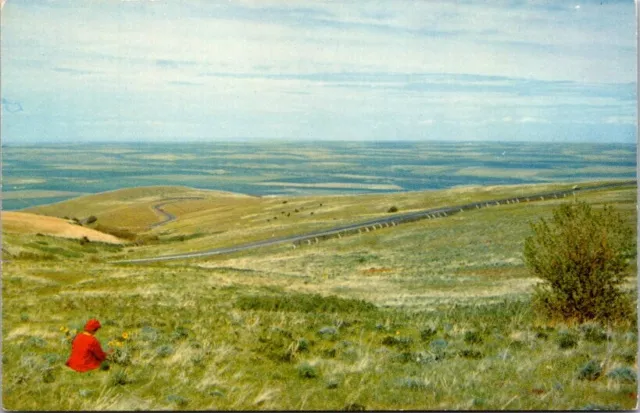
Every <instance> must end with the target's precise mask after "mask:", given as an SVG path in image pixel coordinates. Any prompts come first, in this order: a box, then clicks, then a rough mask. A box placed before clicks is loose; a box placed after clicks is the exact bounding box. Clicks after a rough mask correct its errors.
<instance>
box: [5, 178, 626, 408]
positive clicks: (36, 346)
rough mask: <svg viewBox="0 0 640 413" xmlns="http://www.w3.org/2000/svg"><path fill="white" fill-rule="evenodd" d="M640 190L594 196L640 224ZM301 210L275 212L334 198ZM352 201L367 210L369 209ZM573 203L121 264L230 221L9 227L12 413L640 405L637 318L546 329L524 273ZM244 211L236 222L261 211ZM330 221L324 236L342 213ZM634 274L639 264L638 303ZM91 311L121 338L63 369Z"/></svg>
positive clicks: (437, 200) (443, 200)
mask: <svg viewBox="0 0 640 413" xmlns="http://www.w3.org/2000/svg"><path fill="white" fill-rule="evenodd" d="M519 190H520V189H519V188H516V187H513V188H496V189H495V192H497V193H504V194H506V193H509V192H511V193H513V192H517V191H519ZM635 191H636V189H635V188H630V189H625V190H607V191H598V192H594V193H584V194H580V195H579V197H580V199H584V200H587V201H589V202H591V203H593V204H595V205H596V207H597V206H598V205H599V204H601V203H602V202H604V201H606V202H610V203H613V204H614V205H615V207H616V208H617V209H618V210H619V211H621V212H622V213H623V215H624V216H625V217H627V218H628V220H629V223H630V224H631V225H633V226H634V228H635V220H636V210H635V206H636V193H635ZM457 194H458V195H456V193H455V192H453V193H452V192H447V191H443V192H442V193H439V192H434V193H433V194H430V195H432V196H431V197H430V200H429V201H428V202H427V201H424V198H425V194H410V195H407V194H401V195H398V198H397V199H395V198H393V197H391V198H385V199H388V200H389V201H390V202H393V205H398V206H399V207H400V209H401V211H402V210H403V207H401V206H402V205H403V204H402V199H404V200H405V202H406V203H405V204H404V208H408V207H409V206H410V205H414V206H417V205H418V201H417V200H418V199H420V196H421V197H422V199H423V201H420V202H424V203H425V204H426V203H431V204H433V205H436V204H441V205H444V204H447V203H451V202H452V200H456V199H458V201H457V202H456V203H458V202H459V203H464V202H467V201H466V200H460V199H459V198H456V196H461V195H460V192H458V193H457ZM464 194H465V196H468V197H469V198H470V199H473V198H474V197H475V196H478V197H484V196H486V197H489V196H494V195H495V194H494V193H491V192H488V193H487V191H485V190H484V189H478V191H477V192H476V193H474V192H473V191H471V192H464ZM147 195H149V194H147ZM403 197H405V198H403ZM287 199H288V202H287V203H286V204H283V203H282V201H283V199H282V198H280V199H268V200H267V201H265V202H267V203H265V204H263V207H265V206H269V207H272V208H276V207H278V208H281V207H287V206H289V207H291V206H292V205H296V203H298V204H297V205H298V206H300V205H305V204H304V202H307V203H308V205H309V206H310V205H312V202H313V204H317V205H318V208H320V207H319V204H320V203H321V202H322V203H323V204H324V205H330V204H329V202H327V199H326V198H323V199H322V200H319V199H313V198H307V199H305V200H304V202H303V200H301V199H293V198H291V197H288V198H287ZM363 199H366V200H368V199H373V200H377V202H378V203H379V204H381V202H380V198H375V197H372V198H366V197H365V198H361V199H360V201H362V200H363ZM412 199H413V200H414V201H412ZM485 199H486V198H485ZM332 202H338V200H337V198H336V199H335V200H334V201H332ZM342 202H344V203H343V205H344V206H345V210H346V211H353V214H355V211H357V208H356V205H357V203H358V202H359V201H358V200H349V201H348V200H346V199H345V200H343V201H342ZM411 202H415V204H411ZM558 202H561V200H549V201H544V202H540V203H532V204H526V205H523V204H519V205H505V206H500V207H495V208H493V207H492V208H487V209H483V210H478V211H467V212H464V213H462V214H459V215H455V216H452V217H448V218H444V219H438V220H425V221H419V222H414V223H410V224H405V225H401V226H398V227H396V228H393V229H391V228H388V229H381V230H377V231H374V232H370V233H364V234H361V235H354V236H349V237H343V238H341V239H330V240H326V241H321V242H320V243H318V244H314V245H311V246H303V247H299V248H296V249H292V247H291V246H289V245H280V246H274V247H268V248H263V249H257V250H253V251H244V252H241V253H236V254H232V255H228V256H216V257H210V258H206V259H198V260H193V259H192V260H184V261H175V262H165V263H155V264H150V265H140V266H133V265H113V264H109V261H110V260H112V259H115V258H117V257H127V258H128V257H130V256H151V255H153V254H155V253H170V252H173V251H174V249H175V247H176V246H178V245H181V244H189V245H190V246H192V247H194V248H197V247H203V246H205V245H207V242H209V241H210V239H211V237H209V238H208V237H206V236H202V235H201V234H203V233H206V231H214V228H213V227H211V228H208V227H207V226H206V225H203V226H202V227H201V228H200V230H199V231H195V230H194V231H191V230H186V229H184V228H180V220H179V221H178V222H176V223H175V224H172V225H175V228H174V230H171V231H170V230H169V229H167V228H162V227H161V228H158V229H157V230H156V231H152V232H150V233H148V234H146V235H148V236H151V235H157V236H158V239H157V240H155V241H154V242H149V243H148V244H145V245H139V246H133V245H127V246H124V247H121V246H112V245H108V244H99V243H89V244H85V245H82V244H81V243H80V242H79V241H74V240H65V239H58V238H54V237H47V236H37V235H35V234H34V235H17V234H3V235H5V237H4V240H3V255H4V256H3V258H4V259H5V260H7V259H8V260H9V262H5V263H4V264H3V308H4V311H3V323H2V328H3V333H2V334H3V359H2V363H3V407H4V408H6V409H16V410H25V409H26V410H45V409H46V410H60V409H63V410H134V409H150V410H160V409H171V410H256V409H257V410H300V409H302V410H304V409H307V410H313V409H319V410H342V409H344V410H357V409H361V408H365V409H368V410H399V409H413V410H429V409H431V410H450V409H454V410H461V409H462V410H466V409H470V410H500V409H507V410H519V409H526V410H532V409H533V410H549V409H551V410H556V409H557V410H571V409H581V408H586V407H589V406H591V407H593V406H600V407H604V408H608V409H632V408H633V407H634V406H635V404H636V398H635V394H636V391H637V390H636V389H637V372H636V362H637V357H636V354H637V329H636V318H635V315H630V318H629V320H628V323H626V324H624V323H623V324H620V325H615V326H601V325H597V324H587V325H582V326H580V325H552V324H547V323H545V322H543V320H540V319H539V318H538V317H536V315H535V314H533V313H532V312H531V309H530V305H529V298H530V294H531V287H532V285H533V284H535V282H536V280H535V279H532V278H531V277H530V275H529V274H528V272H527V270H526V268H525V267H524V265H523V263H522V245H523V241H524V237H526V236H527V235H528V234H529V233H530V229H529V224H528V223H529V222H530V221H532V220H536V219H539V218H540V217H548V216H550V214H551V210H552V209H553V207H554V205H556V204H557V203H558ZM431 204H430V205H431ZM238 205H240V204H238ZM177 206H178V205H176V207H177ZM385 207H386V209H388V204H385ZM185 208H186V206H185ZM246 208H247V210H243V209H242V208H238V209H239V210H238V211H236V213H237V214H240V215H242V214H247V213H248V212H249V211H248V209H250V208H257V209H255V210H259V208H258V207H257V206H256V205H248V206H247V207H246ZM187 209H188V213H187V214H185V215H184V217H185V222H186V224H188V225H191V224H190V221H189V220H187V219H186V218H188V215H189V214H193V215H194V216H195V214H198V211H197V209H196V208H195V206H194V205H190V206H189V208H186V209H185V211H186V210H187ZM365 209H366V208H365ZM386 209H385V208H381V214H382V215H385V214H387V213H386ZM255 210H254V211H255ZM205 211H207V209H206V208H205ZM214 211H215V209H211V210H209V213H204V212H201V214H202V215H201V216H200V218H201V219H202V222H211V223H214V222H218V223H219V221H217V220H216V218H215V217H214V216H209V214H211V215H215V214H214ZM271 212H273V211H271ZM365 212H366V211H365ZM252 213H256V212H252ZM366 213H369V212H366ZM335 214H336V215H335V216H336V217H339V212H335ZM349 214H352V212H350V213H349ZM327 216H328V217H330V219H328V220H323V221H322V225H328V224H331V222H332V221H333V219H332V218H333V217H332V216H331V215H330V214H329V215H327ZM357 217H358V216H349V217H348V218H343V219H356V218H357ZM258 221H259V220H255V221H251V220H249V221H247V222H254V224H252V225H262V224H258ZM249 227H250V225H249ZM190 231H191V232H190ZM237 234H240V231H238V232H237ZM242 237H243V236H242V235H240V238H237V239H236V238H234V237H232V236H229V237H228V238H226V239H225V242H238V241H241V240H242V239H243V238H242ZM129 251H131V252H129ZM21 253H22V254H32V255H25V256H23V257H20V254H21ZM35 256H38V257H44V256H50V257H51V259H40V258H36V257H35ZM635 268H636V266H635V260H634V262H633V267H632V271H630V277H629V283H628V288H629V289H630V291H631V292H632V293H635V285H636V279H635V276H634V274H635V271H636V270H635ZM89 317H97V318H98V319H100V321H101V322H102V324H103V328H102V329H101V330H100V331H99V332H98V334H97V337H98V339H99V340H100V341H101V343H102V344H103V346H104V347H107V343H111V345H112V346H114V347H116V344H115V342H122V343H123V344H122V346H121V347H116V348H117V358H116V360H114V361H112V362H111V365H110V368H109V370H104V371H103V370H99V371H93V372H90V373H86V374H79V373H75V372H72V371H70V370H68V369H67V368H66V367H65V366H64V361H66V358H67V357H68V355H69V350H70V345H69V341H68V335H67V334H65V332H64V331H61V330H60V328H61V327H67V328H69V329H70V330H73V329H80V328H81V327H82V325H83V324H84V322H85V321H86V319H87V318H89ZM124 332H126V333H128V335H129V338H128V339H127V340H124V339H122V333H124ZM561 343H565V344H561Z"/></svg>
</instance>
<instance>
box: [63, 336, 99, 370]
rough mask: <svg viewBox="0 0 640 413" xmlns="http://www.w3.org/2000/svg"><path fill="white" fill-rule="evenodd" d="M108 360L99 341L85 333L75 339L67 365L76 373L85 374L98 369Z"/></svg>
mask: <svg viewBox="0 0 640 413" xmlns="http://www.w3.org/2000/svg"><path fill="white" fill-rule="evenodd" d="M106 358H107V354H106V353H105V352H104V351H102V347H101V346H100V342H99V341H98V339H96V338H95V337H94V336H93V335H92V334H90V333H88V332H86V331H83V332H82V333H80V334H78V335H76V337H75V338H74V339H73V343H72V344H71V356H70V357H69V360H67V363H66V364H67V366H69V367H71V368H72V369H74V370H75V371H80V372H85V371H89V370H94V369H97V368H98V367H100V364H101V363H102V362H103V361H104V360H105V359H106Z"/></svg>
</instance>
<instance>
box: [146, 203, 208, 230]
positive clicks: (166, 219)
mask: <svg viewBox="0 0 640 413" xmlns="http://www.w3.org/2000/svg"><path fill="white" fill-rule="evenodd" d="M193 199H204V197H201V196H185V197H182V198H168V199H165V200H164V202H162V203H160V204H155V205H153V206H152V207H151V208H152V209H153V210H154V211H156V212H157V213H159V214H160V215H162V216H163V217H164V219H163V220H162V221H159V222H156V223H155V224H151V225H149V228H155V227H159V226H160V225H165V224H168V223H169V222H171V221H175V220H176V216H175V215H173V214H172V213H171V212H167V211H165V210H164V209H162V207H163V206H165V205H167V204H173V203H175V202H179V201H185V200H193Z"/></svg>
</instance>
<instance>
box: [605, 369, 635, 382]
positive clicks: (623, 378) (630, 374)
mask: <svg viewBox="0 0 640 413" xmlns="http://www.w3.org/2000/svg"><path fill="white" fill-rule="evenodd" d="M607 377H608V378H610V379H612V380H616V381H620V382H623V383H635V382H636V380H637V377H636V372H635V371H633V369H631V368H629V367H618V368H616V369H613V370H611V371H610V372H609V373H607Z"/></svg>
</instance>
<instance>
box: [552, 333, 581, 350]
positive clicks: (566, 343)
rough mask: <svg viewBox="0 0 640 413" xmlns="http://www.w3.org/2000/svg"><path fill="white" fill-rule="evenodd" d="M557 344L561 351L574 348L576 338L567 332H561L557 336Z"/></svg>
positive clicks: (576, 343)
mask: <svg viewBox="0 0 640 413" xmlns="http://www.w3.org/2000/svg"><path fill="white" fill-rule="evenodd" d="M557 342H558V347H559V348H561V349H568V348H574V347H576V346H577V345H578V337H576V336H575V335H574V334H572V333H570V332H568V331H563V332H560V333H559V334H558V340H557Z"/></svg>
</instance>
